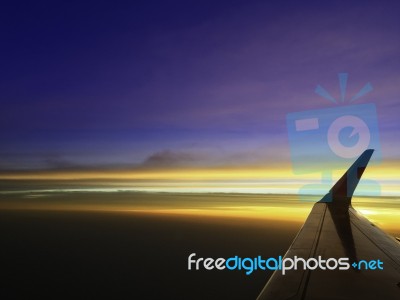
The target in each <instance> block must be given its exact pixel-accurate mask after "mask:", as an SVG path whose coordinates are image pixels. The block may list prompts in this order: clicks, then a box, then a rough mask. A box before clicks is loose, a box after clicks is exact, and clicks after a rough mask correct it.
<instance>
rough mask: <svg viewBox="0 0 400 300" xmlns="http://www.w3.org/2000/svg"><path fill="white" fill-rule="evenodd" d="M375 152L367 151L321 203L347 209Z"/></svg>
mask: <svg viewBox="0 0 400 300" xmlns="http://www.w3.org/2000/svg"><path fill="white" fill-rule="evenodd" d="M373 152H374V150H373V149H368V150H365V151H364V152H363V154H361V155H360V157H359V158H358V159H357V160H356V161H355V162H354V163H353V164H352V165H351V167H350V168H349V169H348V170H347V172H346V173H345V174H344V175H343V176H342V177H341V178H340V179H339V180H338V181H337V182H336V184H335V185H334V186H333V187H332V188H331V189H330V191H329V193H328V194H326V195H325V196H324V197H323V198H322V199H321V200H320V201H319V202H332V203H333V204H334V205H335V206H338V207H346V208H347V207H348V206H349V205H350V204H351V198H352V197H353V193H354V190H355V189H356V187H357V184H358V182H359V181H360V178H361V176H362V174H363V173H364V170H365V168H366V167H367V165H368V162H369V160H370V158H371V156H372V153H373Z"/></svg>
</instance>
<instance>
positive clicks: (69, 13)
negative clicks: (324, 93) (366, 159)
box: [0, 1, 400, 169]
mask: <svg viewBox="0 0 400 300" xmlns="http://www.w3.org/2000/svg"><path fill="white" fill-rule="evenodd" d="M186 2H187V1H181V2H178V1H172V2H168V4H167V3H165V1H160V2H159V3H158V2H156V1H152V2H151V3H147V4H143V5H138V4H136V3H133V2H132V3H129V2H127V3H122V2H121V3H119V4H115V3H113V2H111V1H110V2H108V3H107V2H101V1H100V2H99V1H96V2H93V3H91V4H90V3H87V4H81V3H78V2H77V3H76V4H68V5H67V4H61V5H60V4H55V3H53V2H48V3H45V2H40V3H37V2H34V3H31V2H27V3H26V4H18V5H15V6H13V7H8V8H4V9H2V12H1V16H0V17H1V18H0V20H1V21H0V22H1V23H2V26H1V28H2V29H3V30H2V37H1V39H2V48H1V50H0V51H1V52H2V55H1V60H2V70H1V81H0V101H1V104H2V110H1V111H0V138H1V139H2V142H1V144H0V154H1V156H0V168H2V169H30V168H63V167H68V166H85V165H87V166H113V165H138V164H143V163H145V164H147V163H149V161H150V162H154V157H156V160H155V162H158V161H159V160H157V158H160V159H161V161H168V160H171V162H172V163H174V162H176V161H179V160H181V159H183V160H184V161H187V163H188V164H201V165H208V164H241V163H243V164H247V163H257V162H268V161H276V160H277V157H279V159H281V160H288V159H289V145H288V141H287V128H286V115H287V114H288V113H291V112H297V111H304V110H310V109H322V108H329V107H334V106H335V105H334V104H332V103H331V102H329V101H327V100H325V99H324V98H322V97H320V96H318V95H316V94H315V93H314V90H315V88H316V86H317V85H321V86H323V87H324V88H326V89H327V90H328V91H329V92H330V93H331V94H332V96H334V97H336V98H339V95H340V89H339V82H338V78H337V74H338V73H340V72H347V73H349V80H348V85H347V95H348V97H349V98H350V97H351V96H353V95H354V94H356V93H357V92H358V90H359V89H360V88H362V87H363V86H364V85H365V84H366V83H367V82H370V83H371V84H372V86H373V87H374V90H373V91H372V92H371V93H369V94H367V95H366V96H364V97H362V98H360V99H359V101H358V102H357V103H370V102H373V103H375V104H376V106H377V110H378V121H379V128H380V134H381V144H382V151H383V158H384V159H385V158H387V159H393V158H394V159H400V155H399V153H400V151H399V150H400V143H399V142H397V140H398V138H399V132H400V131H399V130H400V122H399V121H398V119H399V116H400V105H399V101H398V99H399V94H400V92H399V86H400V55H399V54H400V38H399V37H400V19H399V17H398V16H399V13H400V4H399V2H398V1H368V2H366V1H352V2H349V1H342V2H337V1H335V4H333V3H329V4H327V3H321V1H319V2H317V1H316V2H314V3H313V2H307V3H304V2H299V1H297V2H296V1H293V2H282V3H280V4H277V3H275V4H269V3H265V2H266V1H226V2H224V1H221V2H218V3H219V4H218V5H217V4H215V3H214V1H201V2H200V1H199V2H198V3H197V4H190V5H189V4H187V3H186ZM10 5H11V4H10ZM342 105H343V104H342Z"/></svg>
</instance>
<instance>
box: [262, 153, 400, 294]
mask: <svg viewBox="0 0 400 300" xmlns="http://www.w3.org/2000/svg"><path fill="white" fill-rule="evenodd" d="M372 153H373V150H371V149H370V150H366V151H365V152H364V153H363V154H362V155H361V156H360V157H359V158H358V159H357V160H356V161H355V162H354V164H353V165H352V166H351V167H350V168H349V169H348V170H347V172H346V173H345V174H344V175H343V176H342V177H341V178H340V179H339V180H338V182H337V183H336V184H335V185H334V186H333V187H332V189H331V190H330V191H329V192H328V194H326V195H325V196H324V197H323V198H322V199H321V200H320V201H319V202H317V203H315V204H314V207H313V209H312V211H311V213H310V215H309V216H308V218H307V220H306V222H305V224H304V225H303V227H302V228H301V229H300V231H299V233H298V234H297V236H296V238H295V239H294V241H293V242H292V245H291V246H290V248H289V250H288V251H287V252H286V254H285V256H284V259H285V258H292V259H293V258H294V257H295V256H297V257H301V258H304V259H305V260H307V259H308V258H318V257H319V256H321V258H322V259H325V260H326V259H329V258H336V259H339V258H342V257H347V258H349V260H348V262H349V264H350V269H347V270H339V269H335V270H328V269H327V270H322V269H319V268H317V269H315V270H304V269H303V267H302V265H300V268H298V269H297V270H288V271H286V273H285V274H282V271H280V270H277V271H275V272H274V273H273V275H272V277H271V278H270V280H269V281H268V282H267V284H266V285H265V287H264V289H263V290H262V291H261V293H260V295H259V296H258V298H257V299H258V300H265V299H274V300H279V299H302V300H303V299H318V300H321V299H386V300H387V299H400V243H399V242H398V241H396V240H395V239H394V238H392V237H390V236H389V235H387V234H385V233H384V232H383V231H381V230H380V229H379V228H377V227H376V226H375V225H374V224H372V223H371V222H369V221H368V220H367V219H366V218H364V217H363V216H362V215H360V213H358V212H357V211H356V210H355V209H354V208H353V207H352V205H351V198H352V195H353V192H354V190H355V188H356V186H357V184H358V182H359V180H360V178H361V176H362V174H363V172H364V170H365V168H366V166H367V164H368V162H369V159H370V158H371V155H372ZM378 259H379V260H380V261H381V262H382V265H381V266H382V268H383V269H379V268H377V266H376V265H375V268H376V269H374V270H373V269H372V268H373V267H371V269H366V268H365V266H366V265H367V263H365V264H364V263H363V262H362V261H363V260H364V261H366V262H369V261H370V260H378ZM359 262H361V263H360V266H362V268H361V269H359V268H358V266H356V265H355V266H352V265H353V263H359Z"/></svg>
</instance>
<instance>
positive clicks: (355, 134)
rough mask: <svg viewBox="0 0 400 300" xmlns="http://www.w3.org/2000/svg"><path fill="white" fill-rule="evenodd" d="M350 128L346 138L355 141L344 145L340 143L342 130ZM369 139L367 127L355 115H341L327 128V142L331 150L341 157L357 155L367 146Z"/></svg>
mask: <svg viewBox="0 0 400 300" xmlns="http://www.w3.org/2000/svg"><path fill="white" fill-rule="evenodd" d="M348 128H351V129H352V130H351V131H349V135H348V137H347V138H348V139H349V140H350V139H352V140H355V139H357V138H358V139H357V142H356V143H354V144H353V145H351V143H350V145H348V144H347V145H344V144H343V143H342V139H341V137H342V132H343V131H344V130H345V129H348ZM370 139H371V134H370V132H369V128H368V126H367V124H365V122H364V121H363V120H362V119H360V118H359V117H356V116H342V117H339V118H337V119H336V120H335V121H333V122H332V124H331V126H330V127H329V129H328V144H329V147H330V148H331V150H332V151H333V152H334V153H335V154H336V155H337V156H340V157H342V158H353V157H356V156H359V155H360V154H361V153H362V152H363V151H364V150H365V149H367V148H368V145H369V142H370Z"/></svg>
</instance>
